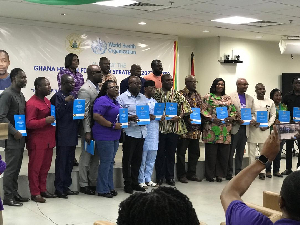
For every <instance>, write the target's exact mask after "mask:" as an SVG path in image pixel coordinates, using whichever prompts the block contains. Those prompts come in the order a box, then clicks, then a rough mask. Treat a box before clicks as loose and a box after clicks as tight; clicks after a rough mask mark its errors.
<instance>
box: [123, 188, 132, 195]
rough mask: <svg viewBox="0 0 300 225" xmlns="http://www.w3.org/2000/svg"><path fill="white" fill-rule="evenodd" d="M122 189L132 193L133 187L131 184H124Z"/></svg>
mask: <svg viewBox="0 0 300 225" xmlns="http://www.w3.org/2000/svg"><path fill="white" fill-rule="evenodd" d="M124 191H125V192H126V193H128V194H132V193H133V189H132V187H131V186H124Z"/></svg>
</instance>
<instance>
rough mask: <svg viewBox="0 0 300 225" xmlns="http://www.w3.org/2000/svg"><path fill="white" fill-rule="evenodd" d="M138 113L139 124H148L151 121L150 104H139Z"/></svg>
mask: <svg viewBox="0 0 300 225" xmlns="http://www.w3.org/2000/svg"><path fill="white" fill-rule="evenodd" d="M136 115H137V117H138V118H139V120H138V122H137V125H147V124H149V123H150V113H149V105H137V106H136Z"/></svg>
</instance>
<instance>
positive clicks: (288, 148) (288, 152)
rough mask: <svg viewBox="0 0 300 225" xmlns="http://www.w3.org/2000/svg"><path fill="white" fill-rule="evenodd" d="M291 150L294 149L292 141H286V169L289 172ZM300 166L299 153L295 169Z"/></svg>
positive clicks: (290, 167) (291, 164)
mask: <svg viewBox="0 0 300 225" xmlns="http://www.w3.org/2000/svg"><path fill="white" fill-rule="evenodd" d="M293 148H294V141H293V140H286V169H287V170H291V169H292V167H293V162H292V159H293ZM299 166H300V153H299V154H298V163H297V167H299Z"/></svg>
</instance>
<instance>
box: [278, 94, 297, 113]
mask: <svg viewBox="0 0 300 225" xmlns="http://www.w3.org/2000/svg"><path fill="white" fill-rule="evenodd" d="M282 103H284V104H285V105H286V106H287V107H288V111H290V112H291V118H293V108H294V107H300V95H295V93H294V91H292V92H290V93H288V94H286V95H285V96H284V97H283V99H282Z"/></svg>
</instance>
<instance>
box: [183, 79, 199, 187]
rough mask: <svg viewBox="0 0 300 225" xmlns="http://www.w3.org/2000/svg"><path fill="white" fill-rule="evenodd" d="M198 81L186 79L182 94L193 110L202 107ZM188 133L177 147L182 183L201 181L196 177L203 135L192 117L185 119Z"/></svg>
mask: <svg viewBox="0 0 300 225" xmlns="http://www.w3.org/2000/svg"><path fill="white" fill-rule="evenodd" d="M197 83H198V81H197V80H196V78H195V77H194V76H191V75H189V76H187V77H186V78H185V88H184V89H183V90H181V91H180V93H181V94H182V95H183V96H184V97H185V99H186V100H187V101H188V103H189V104H190V106H191V107H192V108H200V109H201V106H202V100H201V95H200V94H199V93H198V92H197V91H196V85H197ZM183 119H184V121H185V124H186V128H187V130H188V132H187V133H186V134H183V135H181V137H180V138H179V141H178V146H177V177H178V180H179V181H180V182H181V183H188V180H191V181H201V180H200V179H199V178H198V177H197V176H196V167H197V163H198V159H199V157H200V147H199V139H200V135H201V125H197V124H192V123H191V120H190V117H189V116H185V117H183ZM187 148H188V151H189V152H188V170H187V172H186V171H185V153H186V149H187Z"/></svg>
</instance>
